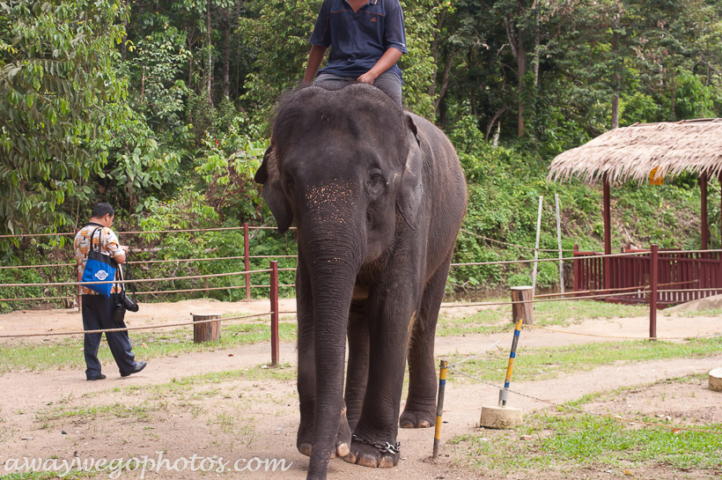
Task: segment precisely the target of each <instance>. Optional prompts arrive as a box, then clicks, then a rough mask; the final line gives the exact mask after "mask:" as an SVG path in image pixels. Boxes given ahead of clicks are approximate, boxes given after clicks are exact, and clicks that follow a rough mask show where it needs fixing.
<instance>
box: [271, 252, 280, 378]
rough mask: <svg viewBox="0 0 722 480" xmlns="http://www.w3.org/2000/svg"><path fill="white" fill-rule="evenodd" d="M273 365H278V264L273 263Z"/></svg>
mask: <svg viewBox="0 0 722 480" xmlns="http://www.w3.org/2000/svg"><path fill="white" fill-rule="evenodd" d="M271 312H272V313H271V364H272V365H274V366H275V365H278V348H279V341H278V262H277V261H273V262H271Z"/></svg>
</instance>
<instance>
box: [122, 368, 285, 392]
mask: <svg viewBox="0 0 722 480" xmlns="http://www.w3.org/2000/svg"><path fill="white" fill-rule="evenodd" d="M295 379H296V368H295V367H293V366H291V364H290V363H282V364H280V365H278V366H277V367H271V366H267V365H258V366H256V367H251V368H245V369H242V370H226V371H222V372H211V373H204V374H201V375H191V376H188V377H182V378H174V379H172V380H171V381H170V382H168V383H158V384H153V385H131V386H130V387H127V388H126V389H125V391H126V393H128V394H136V393H138V394H143V393H149V392H150V393H155V394H159V395H160V394H166V393H172V392H176V391H185V390H190V389H191V387H193V386H198V385H207V384H218V383H222V382H228V381H233V380H250V381H256V380H280V381H292V380H295Z"/></svg>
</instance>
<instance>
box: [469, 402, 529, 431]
mask: <svg viewBox="0 0 722 480" xmlns="http://www.w3.org/2000/svg"><path fill="white" fill-rule="evenodd" d="M479 423H480V424H481V426H482V427H484V428H514V427H518V426H519V425H521V424H522V423H524V419H523V415H522V411H521V409H520V408H510V407H481V421H480V422H479Z"/></svg>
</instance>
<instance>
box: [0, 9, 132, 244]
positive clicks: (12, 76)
mask: <svg viewBox="0 0 722 480" xmlns="http://www.w3.org/2000/svg"><path fill="white" fill-rule="evenodd" d="M125 16H126V13H125V11H124V9H123V8H122V4H121V2H120V1H118V0H98V1H92V2H91V1H85V0H75V1H61V2H53V3H51V2H42V1H41V2H38V1H15V2H10V3H5V2H3V3H0V183H1V184H2V186H3V188H2V189H0V231H3V232H15V231H46V230H52V229H57V228H59V227H62V226H64V225H66V224H68V223H73V222H72V221H70V220H69V218H68V217H69V216H68V215H67V213H66V212H65V211H63V210H61V209H59V208H58V207H60V206H62V205H63V204H65V203H66V202H67V201H69V200H74V199H77V200H78V201H83V202H87V201H88V197H89V195H88V193H89V192H88V191H86V190H85V189H82V188H81V185H82V183H83V182H84V181H86V180H88V178H89V177H90V176H91V175H92V174H97V173H99V172H100V171H101V168H102V167H103V166H104V165H105V162H106V159H107V150H106V143H107V141H108V140H109V138H110V136H111V134H112V132H113V131H114V130H115V129H116V128H117V127H118V126H119V125H121V124H122V122H123V121H124V119H125V114H126V111H125V110H124V109H118V108H113V103H114V102H118V101H122V100H123V99H124V98H125V94H126V85H125V83H124V82H123V81H122V79H121V78H119V77H118V76H117V75H116V73H115V69H114V66H115V64H116V63H117V61H118V54H117V51H116V50H115V49H114V47H115V45H116V44H117V43H118V42H120V40H121V37H122V32H123V28H122V24H120V23H119V21H121V20H122V19H123V18H125Z"/></svg>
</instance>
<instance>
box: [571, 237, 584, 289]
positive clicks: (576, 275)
mask: <svg viewBox="0 0 722 480" xmlns="http://www.w3.org/2000/svg"><path fill="white" fill-rule="evenodd" d="M577 253H579V245H577V244H576V243H575V244H574V252H573V253H572V256H573V257H574V260H572V264H573V265H574V290H584V289H583V288H582V279H581V278H580V276H579V275H580V274H579V260H577Z"/></svg>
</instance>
